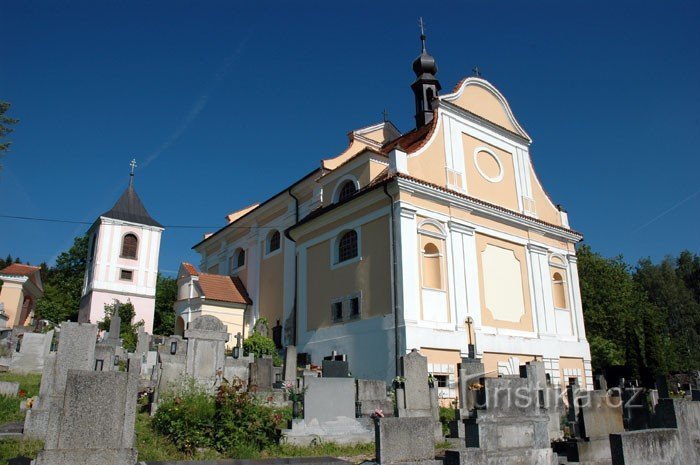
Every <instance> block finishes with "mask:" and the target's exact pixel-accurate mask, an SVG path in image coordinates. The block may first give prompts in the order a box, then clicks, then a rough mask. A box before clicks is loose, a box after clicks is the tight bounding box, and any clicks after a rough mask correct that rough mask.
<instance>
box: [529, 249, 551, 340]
mask: <svg viewBox="0 0 700 465" xmlns="http://www.w3.org/2000/svg"><path fill="white" fill-rule="evenodd" d="M527 248H528V254H529V256H530V278H531V279H530V281H531V283H532V289H531V290H532V294H533V297H534V302H535V308H534V309H533V310H534V313H536V314H537V331H538V332H539V335H540V336H552V335H554V334H556V332H557V331H556V319H555V315H554V300H553V298H552V286H551V285H550V278H549V261H548V259H547V249H545V248H543V247H539V246H536V245H533V244H528V246H527Z"/></svg>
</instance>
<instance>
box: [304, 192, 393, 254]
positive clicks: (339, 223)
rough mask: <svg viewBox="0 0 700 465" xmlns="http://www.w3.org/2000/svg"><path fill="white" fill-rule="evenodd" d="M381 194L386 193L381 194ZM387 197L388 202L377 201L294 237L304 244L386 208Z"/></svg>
mask: <svg viewBox="0 0 700 465" xmlns="http://www.w3.org/2000/svg"><path fill="white" fill-rule="evenodd" d="M367 195H371V194H367ZM381 195H384V194H381ZM385 199H386V200H387V201H386V202H376V203H374V204H372V205H369V206H368V207H367V208H365V209H363V210H361V211H358V212H356V213H353V214H351V215H347V216H344V217H342V218H339V219H337V220H335V221H332V222H330V223H328V224H326V225H324V226H320V227H317V228H314V230H313V231H312V232H307V233H305V234H303V235H301V236H299V237H296V236H294V238H295V239H296V242H297V244H303V243H304V242H308V241H310V240H312V239H314V238H315V237H318V236H320V235H322V234H325V233H327V232H330V231H333V230H334V229H337V228H342V227H343V226H344V225H346V224H347V223H349V222H351V221H354V220H357V219H359V218H361V217H363V216H365V215H369V214H370V213H372V212H374V211H377V210H379V209H381V208H386V206H387V205H388V203H389V202H388V200H389V199H388V198H387V197H385Z"/></svg>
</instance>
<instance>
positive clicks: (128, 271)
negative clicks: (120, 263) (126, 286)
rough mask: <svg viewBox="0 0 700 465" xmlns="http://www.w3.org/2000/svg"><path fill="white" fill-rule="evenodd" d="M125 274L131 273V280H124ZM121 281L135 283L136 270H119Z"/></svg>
mask: <svg viewBox="0 0 700 465" xmlns="http://www.w3.org/2000/svg"><path fill="white" fill-rule="evenodd" d="M124 273H129V274H130V276H129V278H124ZM119 281H128V282H131V283H133V282H134V270H128V269H125V268H120V269H119Z"/></svg>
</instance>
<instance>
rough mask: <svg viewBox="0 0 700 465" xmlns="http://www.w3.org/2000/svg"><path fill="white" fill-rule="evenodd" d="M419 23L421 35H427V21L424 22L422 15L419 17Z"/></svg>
mask: <svg viewBox="0 0 700 465" xmlns="http://www.w3.org/2000/svg"><path fill="white" fill-rule="evenodd" d="M418 25H419V26H420V35H422V36H424V35H425V23H424V22H423V17H422V16H421V17H420V18H419V19H418Z"/></svg>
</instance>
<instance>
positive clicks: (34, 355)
mask: <svg viewBox="0 0 700 465" xmlns="http://www.w3.org/2000/svg"><path fill="white" fill-rule="evenodd" d="M53 334H54V332H53V330H51V331H48V332H47V333H43V334H42V333H24V334H23V335H22V342H21V344H20V347H19V352H17V351H13V352H12V361H11V362H10V372H12V373H17V374H23V375H26V374H30V373H42V372H43V370H44V363H45V360H46V357H47V356H48V355H49V352H51V342H52V340H53Z"/></svg>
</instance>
